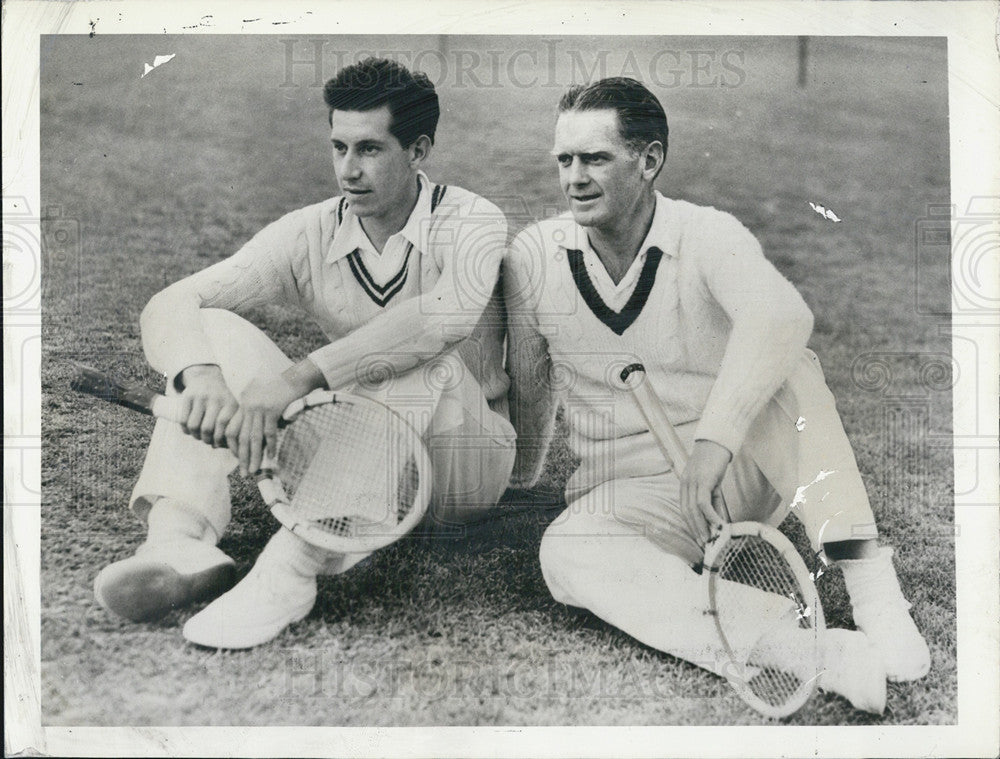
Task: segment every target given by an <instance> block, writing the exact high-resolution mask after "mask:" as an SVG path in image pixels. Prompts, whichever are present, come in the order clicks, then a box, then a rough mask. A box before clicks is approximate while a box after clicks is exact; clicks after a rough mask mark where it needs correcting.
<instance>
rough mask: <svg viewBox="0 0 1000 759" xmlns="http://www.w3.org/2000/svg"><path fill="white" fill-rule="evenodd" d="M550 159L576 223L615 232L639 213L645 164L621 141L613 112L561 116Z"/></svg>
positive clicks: (557, 123) (608, 110) (610, 110)
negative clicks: (557, 173) (554, 163)
mask: <svg viewBox="0 0 1000 759" xmlns="http://www.w3.org/2000/svg"><path fill="white" fill-rule="evenodd" d="M552 154H553V155H555V157H556V160H557V161H558V162H559V184H560V185H561V186H562V190H563V193H564V194H565V195H566V200H567V201H568V202H569V210H570V211H571V212H572V213H573V218H574V219H575V220H576V223H577V224H579V225H580V226H583V227H598V228H606V227H614V226H617V225H619V224H620V223H622V222H626V223H627V221H628V220H629V219H630V218H631V216H632V215H633V214H634V213H636V208H637V207H638V204H639V199H640V197H641V195H642V192H643V189H644V182H643V159H642V156H641V155H636V154H635V153H633V151H632V150H631V149H630V148H629V146H628V145H626V144H625V141H624V140H622V137H621V134H620V133H619V131H618V114H617V113H616V112H615V111H614V110H612V109H606V110H597V111H566V112H565V113H562V114H560V116H559V119H558V120H557V121H556V138H555V146H554V147H553V149H552Z"/></svg>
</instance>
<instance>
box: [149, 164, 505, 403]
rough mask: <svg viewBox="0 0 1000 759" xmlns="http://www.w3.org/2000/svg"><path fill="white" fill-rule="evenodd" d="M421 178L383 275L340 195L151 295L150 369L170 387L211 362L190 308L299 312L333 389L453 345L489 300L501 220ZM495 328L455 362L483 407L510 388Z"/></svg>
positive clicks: (476, 201) (501, 240)
mask: <svg viewBox="0 0 1000 759" xmlns="http://www.w3.org/2000/svg"><path fill="white" fill-rule="evenodd" d="M418 181H419V182H420V188H421V189H420V194H419V196H418V198H417V205H416V207H415V208H414V210H413V212H412V213H411V215H410V218H409V220H408V221H407V223H406V225H405V226H404V228H403V229H402V230H401V232H400V233H398V234H397V235H394V236H393V237H392V238H390V243H395V244H396V247H397V248H398V251H397V252H398V254H399V255H398V256H397V259H398V261H399V270H398V271H396V272H395V273H394V274H392V275H391V276H390V275H388V274H385V273H383V275H382V277H379V276H378V274H379V273H378V272H377V270H376V269H375V267H372V266H369V267H367V268H366V267H365V265H364V261H365V259H364V257H363V256H362V255H360V254H359V252H356V251H355V246H354V243H353V241H352V240H351V239H350V238H349V235H350V233H351V230H352V228H354V229H356V228H357V225H356V223H355V224H352V223H351V222H352V221H354V222H356V219H352V217H353V214H352V212H351V210H350V205H349V204H348V203H347V202H346V200H345V199H344V198H341V197H334V198H331V199H329V200H326V201H323V202H322V203H318V204H316V205H312V206H307V207H305V208H301V209H298V210H296V211H293V212H291V213H289V214H286V215H285V216H283V217H282V218H280V219H278V220H277V221H275V222H274V223H272V224H270V225H269V226H267V227H265V228H264V229H263V230H262V231H261V232H259V233H258V234H257V235H255V236H254V237H253V239H251V240H250V241H249V242H248V243H247V244H246V245H244V246H243V247H242V248H241V249H240V250H239V251H238V252H237V253H236V254H235V255H233V256H232V257H230V258H228V259H226V260H224V261H222V262H220V263H218V264H215V265H214V266H211V267H209V268H208V269H205V270H203V271H201V272H198V273H197V274H194V275H192V276H190V277H187V278H186V279H183V280H181V281H180V282H177V283H176V284H174V285H171V286H170V287H168V288H166V289H165V290H163V291H162V292H160V293H158V294H157V295H156V296H154V297H153V298H152V299H151V300H150V302H149V304H148V305H147V306H146V308H145V310H144V311H143V314H142V317H141V329H142V341H143V347H144V349H145V351H146V356H147V358H148V360H149V362H150V364H151V365H152V366H153V367H154V368H156V369H158V370H160V371H162V372H163V373H164V374H166V375H167V377H168V378H170V379H171V380H172V379H173V378H174V377H175V376H176V375H177V374H178V373H179V372H180V371H181V370H183V369H184V368H186V367H188V366H191V365H193V364H212V363H216V361H215V356H214V355H213V353H212V349H211V346H210V344H209V342H208V340H207V339H206V337H205V335H204V333H203V331H202V328H201V320H200V318H199V315H198V310H199V309H200V308H222V309H227V310H231V311H241V310H244V309H246V308H250V307H253V306H260V305H264V304H271V303H283V304H286V305H291V306H296V307H298V308H301V309H303V310H304V311H305V312H306V313H308V314H309V315H310V316H311V317H313V319H315V321H316V323H317V324H318V325H319V327H320V328H321V329H322V331H323V333H324V334H325V335H326V337H327V339H328V340H329V341H330V342H329V343H328V344H327V345H323V346H321V347H319V348H317V349H316V350H315V351H313V352H312V353H311V354H310V358H311V359H312V360H313V361H314V362H315V363H316V365H317V366H318V367H319V369H320V370H321V371H322V373H323V375H324V377H325V378H326V383H327V386H328V387H330V388H340V387H344V386H347V385H351V384H353V383H355V382H356V381H359V380H363V379H364V378H365V376H366V373H368V372H371V371H380V370H384V369H385V368H386V367H387V366H388V367H389V368H391V369H393V370H395V371H396V372H399V373H402V372H405V371H407V370H408V369H410V368H412V367H413V366H415V365H417V364H420V363H423V362H425V361H427V360H430V359H431V358H433V357H434V356H436V355H438V354H440V353H441V352H443V351H445V350H449V349H451V348H452V347H455V346H456V345H459V344H460V343H461V342H462V341H463V340H464V339H465V338H468V337H469V336H470V335H471V334H472V333H473V330H474V328H475V327H476V325H477V323H479V321H480V318H481V317H482V316H483V314H484V310H486V306H487V303H488V302H489V301H490V296H491V294H492V291H493V288H494V285H495V284H496V281H497V277H498V272H499V266H500V260H501V258H502V256H503V251H504V247H505V243H506V234H507V224H506V220H505V219H504V216H503V214H502V213H501V212H500V210H499V209H498V208H497V207H496V206H494V205H493V204H492V203H489V202H488V201H486V200H484V199H483V198H481V197H479V196H477V195H475V194H473V193H471V192H469V191H467V190H463V189H462V188H460V187H444V186H441V185H433V184H431V183H430V181H429V180H428V179H427V177H426V176H425V175H424V174H423V173H420V174H419V175H418ZM362 234H363V233H362ZM397 237H398V240H394V239H393V238H397ZM390 243H387V246H386V251H388V250H389V247H390ZM369 269H371V270H372V271H376V274H374V275H373V274H372V273H371V271H369ZM487 313H489V312H487ZM493 321H495V322H497V323H490V324H480V328H479V329H478V330H477V331H476V337H477V338H478V339H479V344H478V345H476V346H474V348H475V349H474V350H468V351H465V354H466V355H464V356H463V357H464V358H466V361H467V363H469V364H470V369H472V370H473V372H474V373H475V374H476V376H477V379H479V381H480V384H482V386H483V390H484V393H485V395H486V397H487V399H489V400H496V399H500V398H503V396H504V395H505V393H506V391H507V376H506V374H505V372H504V370H503V366H502V360H503V354H502V340H503V325H502V323H499V321H498V320H497V319H496V318H494V319H493ZM460 347H464V346H460ZM477 354H478V355H477ZM472 356H475V357H476V360H473V359H472V358H471V357H472Z"/></svg>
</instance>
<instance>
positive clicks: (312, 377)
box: [226, 359, 324, 477]
mask: <svg viewBox="0 0 1000 759" xmlns="http://www.w3.org/2000/svg"><path fill="white" fill-rule="evenodd" d="M323 386H324V379H323V375H322V373H321V372H320V371H319V369H318V368H317V367H316V365H315V364H314V363H313V362H312V361H311V360H309V359H305V360H304V361H301V362H299V363H298V364H295V365H294V366H291V367H289V368H288V369H286V370H285V371H284V372H283V373H281V374H278V375H271V376H264V377H256V378H255V379H254V380H252V381H251V382H250V384H249V385H247V387H246V389H245V390H244V391H243V392H242V393H241V394H240V402H239V410H238V411H237V412H236V413H235V414H234V415H233V417H232V419H231V420H230V422H229V425H228V427H226V441H227V442H228V444H229V449H230V450H231V451H232V452H233V453H234V454H235V455H236V458H237V459H238V460H239V464H240V473H241V474H242V475H243V476H244V477H246V476H247V475H248V474H251V473H256V472H258V471H260V463H261V459H262V458H263V454H264V450H265V446H266V450H267V452H268V453H269V454H270V455H271V456H272V457H274V456H275V455H276V453H277V450H278V419H280V418H281V414H282V413H283V412H284V410H285V408H286V407H287V406H288V404H289V403H291V402H292V401H294V400H296V399H298V398H301V397H302V396H304V395H308V394H309V393H310V392H311V391H313V390H315V389H316V388H318V387H323Z"/></svg>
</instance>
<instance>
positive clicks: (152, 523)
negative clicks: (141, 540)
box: [146, 497, 219, 545]
mask: <svg viewBox="0 0 1000 759" xmlns="http://www.w3.org/2000/svg"><path fill="white" fill-rule="evenodd" d="M146 524H147V525H148V532H147V535H146V541H147V542H159V541H167V540H176V539H177V538H193V539H195V540H201V541H204V542H206V543H210V544H211V545H215V544H216V543H217V542H218V541H219V536H218V535H216V533H215V530H214V529H213V528H212V525H211V523H210V522H209V521H208V519H206V518H205V517H204V516H202V515H201V514H199V513H198V512H197V511H196V510H195V509H194V507H192V506H189V505H188V504H186V503H183V502H182V501H176V500H174V499H173V498H165V497H163V498H158V499H157V500H156V501H155V502H154V503H153V506H152V508H150V510H149V514H148V515H147V517H146Z"/></svg>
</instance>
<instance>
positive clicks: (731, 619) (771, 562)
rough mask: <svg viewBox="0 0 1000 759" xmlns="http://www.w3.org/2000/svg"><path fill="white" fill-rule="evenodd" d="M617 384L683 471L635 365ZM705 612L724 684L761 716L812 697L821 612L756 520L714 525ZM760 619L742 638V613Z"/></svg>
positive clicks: (681, 454) (784, 545)
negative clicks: (719, 651)
mask: <svg viewBox="0 0 1000 759" xmlns="http://www.w3.org/2000/svg"><path fill="white" fill-rule="evenodd" d="M620 378H621V380H622V382H623V383H624V384H625V386H626V387H627V388H628V389H629V391H630V392H631V394H632V397H633V398H634V399H635V402H636V405H637V406H638V408H639V411H640V413H641V414H642V416H643V418H644V419H645V421H646V423H647V424H648V426H649V430H650V432H651V433H652V434H653V437H654V438H655V439H656V441H657V444H658V445H659V447H660V449H661V451H662V452H663V454H664V456H665V457H666V458H667V461H668V462H670V463H671V465H672V466H673V467H674V470H675V471H676V472H677V473H678V474H680V473H681V472H683V471H684V468H685V467H686V466H687V461H688V454H687V449H686V448H685V447H684V443H683V441H681V439H680V436H679V435H678V434H677V431H676V430H675V429H674V427H673V425H672V424H671V423H670V420H669V419H668V418H667V415H666V413H665V412H664V410H663V406H662V405H661V403H660V401H659V398H658V397H657V396H656V393H655V391H654V390H653V389H652V387H651V386H650V383H649V382H646V381H645V379H646V377H645V368H644V367H643V366H642V364H631V365H629V366H627V367H625V369H623V370H622V372H621V374H620ZM702 575H703V577H705V583H706V594H707V598H708V608H709V613H710V614H711V615H712V617H713V618H714V620H715V626H716V630H717V632H718V634H719V639H720V641H721V642H722V646H723V650H724V651H725V653H726V656H727V657H728V658H729V662H728V664H727V666H726V667H724V672H725V674H726V679H727V680H728V681H729V683H730V685H731V686H732V687H733V689H734V690H735V691H736V693H737V694H738V695H739V696H740V698H742V699H743V701H744V702H745V703H746V704H747V705H749V706H751V707H752V708H754V709H756V710H757V711H758V712H760V713H761V714H763V715H765V716H767V717H776V718H777V717H787V716H789V715H791V714H793V713H794V712H795V711H797V710H798V709H800V708H801V707H802V706H803V705H804V704H805V703H806V701H808V700H809V698H810V697H811V696H812V694H813V693H814V692H815V691H816V687H817V681H818V675H819V671H818V667H817V659H818V655H817V652H818V650H819V639H820V637H821V635H822V633H823V631H824V630H825V629H826V624H825V621H824V618H823V607H822V605H821V604H820V600H819V595H818V594H817V592H816V586H815V584H814V583H813V581H812V578H811V576H810V574H809V571H808V569H807V568H806V565H805V562H804V561H803V560H802V557H801V556H800V555H799V552H798V551H797V550H796V548H795V546H794V545H792V543H791V541H789V540H788V538H786V537H785V536H784V535H783V534H782V533H781V532H780V531H778V530H777V529H775V528H774V527H771V526H769V525H765V524H762V523H759V522H735V523H731V524H721V525H719V526H716V527H714V529H713V535H712V537H711V538H710V540H709V541H708V544H707V545H706V548H705V558H704V562H703V569H702ZM751 614H753V615H762V619H761V620H760V627H759V630H760V634H759V635H757V634H754V635H752V636H750V637H751V638H752V639H748V637H747V634H746V629H747V618H748V615H751Z"/></svg>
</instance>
